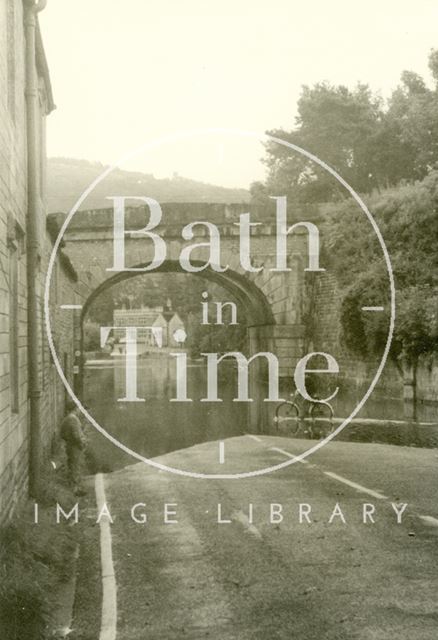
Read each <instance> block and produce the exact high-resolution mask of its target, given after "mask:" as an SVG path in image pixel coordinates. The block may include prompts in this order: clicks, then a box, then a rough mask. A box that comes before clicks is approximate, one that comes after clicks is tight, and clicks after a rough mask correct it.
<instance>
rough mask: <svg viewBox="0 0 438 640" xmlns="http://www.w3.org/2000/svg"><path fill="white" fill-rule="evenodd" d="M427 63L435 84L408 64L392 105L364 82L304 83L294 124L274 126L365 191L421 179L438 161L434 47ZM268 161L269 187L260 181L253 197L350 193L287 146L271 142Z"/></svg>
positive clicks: (317, 198) (316, 198)
mask: <svg viewBox="0 0 438 640" xmlns="http://www.w3.org/2000/svg"><path fill="white" fill-rule="evenodd" d="M429 68H430V71H431V75H432V78H433V80H434V87H433V88H432V89H430V88H428V87H427V85H426V83H425V81H424V79H423V78H421V76H419V75H418V74H416V73H414V72H412V71H404V72H403V73H402V75H401V81H400V84H399V85H398V87H396V88H395V90H394V91H393V92H392V95H391V97H390V99H389V101H388V102H387V104H385V103H384V102H383V101H382V99H381V98H380V97H379V96H378V95H376V94H374V93H373V92H372V91H371V90H370V88H369V86H368V85H366V84H358V85H357V86H356V87H355V88H354V89H352V90H351V89H348V88H347V87H345V86H342V85H338V86H335V85H331V84H329V83H327V82H321V83H318V84H316V85H314V86H313V87H308V86H304V87H303V88H302V92H301V96H300V98H299V100H298V105H297V108H298V115H297V117H296V119H295V127H294V128H293V129H292V130H291V131H284V130H282V129H278V130H273V131H270V132H268V133H269V134H270V135H272V136H274V137H277V138H280V139H282V140H285V141H288V142H291V143H293V144H296V145H298V146H299V147H302V148H304V149H306V150H307V151H310V152H311V153H312V154H314V155H316V156H317V157H318V158H320V159H321V160H323V161H325V162H326V163H327V164H328V165H330V166H331V167H332V168H334V169H335V170H336V171H337V172H338V173H339V174H340V175H341V176H342V177H343V178H344V179H345V180H346V181H347V182H348V183H349V184H350V185H351V186H352V187H353V188H354V189H355V190H356V191H358V192H359V193H365V194H368V193H371V192H372V191H373V190H381V189H382V188H387V187H390V186H394V185H396V184H398V183H399V182H400V181H401V180H405V181H414V180H421V179H423V178H424V177H425V176H426V175H427V174H428V172H429V171H431V170H432V169H433V168H434V167H436V166H438V50H433V51H432V52H431V54H430V56H429ZM265 163H266V165H267V168H268V176H267V180H266V184H265V185H264V187H265V190H264V189H263V185H260V184H256V185H254V186H253V188H252V189H251V197H252V201H253V202H257V201H260V199H261V198H263V197H265V194H266V193H270V194H276V195H278V194H281V195H287V196H288V198H289V200H290V201H298V202H306V203H308V202H328V201H332V200H340V199H342V198H345V197H346V193H345V191H344V190H343V189H342V188H341V187H340V185H339V183H338V182H337V181H336V180H335V179H334V178H333V177H332V176H330V175H329V174H328V173H327V172H326V171H324V170H323V169H322V168H320V167H319V166H318V165H316V164H315V163H314V162H312V161H311V160H308V159H307V158H305V157H303V156H302V155H300V154H298V152H292V151H291V149H289V148H287V147H285V146H284V145H280V144H278V143H276V142H273V141H269V142H268V143H267V144H266V158H265Z"/></svg>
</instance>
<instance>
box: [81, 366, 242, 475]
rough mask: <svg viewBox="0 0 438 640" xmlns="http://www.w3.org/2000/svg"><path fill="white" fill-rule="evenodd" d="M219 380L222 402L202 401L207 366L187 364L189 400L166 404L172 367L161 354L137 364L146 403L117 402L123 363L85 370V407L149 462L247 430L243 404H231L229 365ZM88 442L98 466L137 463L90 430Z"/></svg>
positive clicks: (140, 391) (172, 389)
mask: <svg viewBox="0 0 438 640" xmlns="http://www.w3.org/2000/svg"><path fill="white" fill-rule="evenodd" d="M225 371H226V373H225V374H224V375H222V376H221V377H220V378H219V380H218V390H219V391H218V397H219V398H222V400H223V401H222V402H217V403H211V402H209V403H205V402H200V399H201V398H203V397H205V395H206V368H205V365H204V364H203V363H202V362H192V363H190V364H189V365H188V376H187V382H188V385H187V387H188V394H187V395H188V397H189V398H192V401H191V402H170V399H171V398H172V397H174V395H175V365H174V363H173V362H172V361H171V359H170V358H168V357H165V356H156V357H148V358H147V359H144V360H140V361H139V363H138V396H139V397H141V398H145V402H118V401H117V398H122V397H123V396H124V395H125V365H124V362H120V363H117V362H116V363H112V362H111V361H108V364H105V363H103V364H99V365H91V366H87V368H86V379H85V394H84V396H85V403H86V404H87V406H88V407H89V411H90V413H91V415H92V416H93V417H94V418H95V419H96V420H97V422H98V423H99V424H100V425H101V426H102V427H104V428H105V430H106V431H108V433H110V434H111V435H112V436H113V437H115V438H116V439H117V440H118V441H119V442H122V443H123V444H124V445H125V446H127V447H129V448H130V449H132V450H134V451H136V452H137V453H139V454H141V455H143V456H145V457H147V458H152V457H154V456H159V455H163V454H165V453H169V452H171V451H175V450H177V449H184V448H186V447H190V446H192V445H194V444H197V443H200V442H206V441H211V440H220V439H222V438H228V437H233V436H237V435H240V434H242V433H243V432H244V431H245V425H246V415H247V405H246V403H239V402H233V398H234V397H235V390H236V381H235V372H234V370H233V368H232V367H229V368H227V369H226V370H225ZM89 432H90V439H91V444H92V449H93V452H94V455H95V456H96V458H97V461H96V462H97V463H98V468H99V469H100V470H103V471H109V470H114V469H117V468H120V467H124V466H126V465H128V464H133V463H135V462H137V461H138V460H136V459H135V458H133V457H132V456H130V455H128V454H127V453H125V452H124V451H122V450H120V449H118V448H117V447H116V446H115V445H114V444H112V443H111V442H110V441H109V440H107V439H106V438H105V437H104V436H103V435H101V434H100V433H98V432H97V431H96V430H95V429H93V428H92V427H90V428H89Z"/></svg>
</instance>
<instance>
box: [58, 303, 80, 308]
mask: <svg viewBox="0 0 438 640" xmlns="http://www.w3.org/2000/svg"><path fill="white" fill-rule="evenodd" d="M60 308H61V309H82V305H81V304H62V305H61V307H60Z"/></svg>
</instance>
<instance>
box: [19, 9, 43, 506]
mask: <svg viewBox="0 0 438 640" xmlns="http://www.w3.org/2000/svg"><path fill="white" fill-rule="evenodd" d="M46 4H47V0H39V1H38V2H35V1H34V0H24V29H25V38H26V58H25V60H26V91H25V95H26V125H27V194H28V196H27V197H28V204H27V225H26V226H27V236H26V237H27V324H28V385H29V399H30V436H29V448H30V454H29V464H30V469H29V489H30V494H31V495H32V497H34V498H37V497H38V494H39V490H40V477H41V452H42V445H41V393H42V391H41V378H40V371H39V365H38V360H39V329H38V326H39V320H40V318H39V299H38V298H39V287H38V280H39V276H40V261H41V247H40V237H39V229H40V228H41V227H40V225H39V224H38V222H39V220H38V218H39V216H40V208H41V204H40V189H39V184H38V175H39V173H38V165H39V163H40V154H39V148H38V138H39V129H38V114H39V105H38V101H39V91H38V77H37V69H36V36H35V32H36V24H37V14H38V13H39V12H40V11H42V10H43V9H44V8H45V6H46Z"/></svg>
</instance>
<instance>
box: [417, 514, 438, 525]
mask: <svg viewBox="0 0 438 640" xmlns="http://www.w3.org/2000/svg"><path fill="white" fill-rule="evenodd" d="M418 517H419V518H420V520H423V522H425V523H426V524H430V525H432V526H433V527H438V518H434V517H433V516H418Z"/></svg>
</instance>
